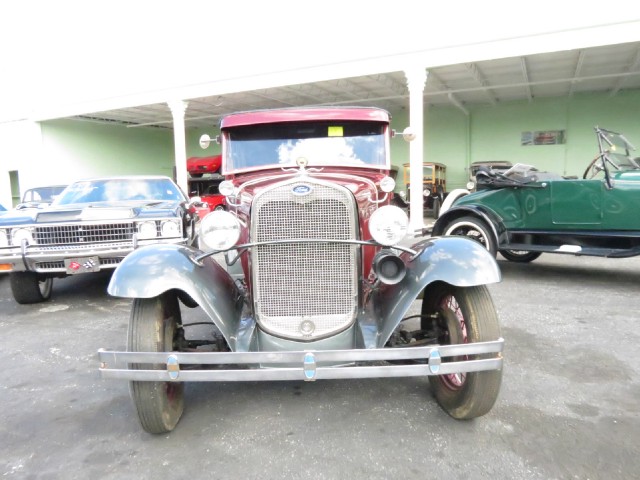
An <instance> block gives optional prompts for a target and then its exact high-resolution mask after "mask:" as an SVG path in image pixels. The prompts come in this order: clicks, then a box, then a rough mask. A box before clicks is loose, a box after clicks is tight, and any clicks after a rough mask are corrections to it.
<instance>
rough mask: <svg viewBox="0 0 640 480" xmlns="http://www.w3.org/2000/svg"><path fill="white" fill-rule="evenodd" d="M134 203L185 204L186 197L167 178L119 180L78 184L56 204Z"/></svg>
mask: <svg viewBox="0 0 640 480" xmlns="http://www.w3.org/2000/svg"><path fill="white" fill-rule="evenodd" d="M131 200H141V201H154V200H156V201H176V200H178V201H182V200H185V198H184V196H183V195H182V193H181V192H180V190H179V189H178V188H177V187H176V186H175V185H174V184H173V182H171V180H169V179H166V178H153V179H149V178H143V179H128V178H116V179H100V180H90V181H81V182H76V183H74V184H72V185H70V186H69V187H68V188H67V189H66V190H65V191H64V192H62V194H61V195H60V196H59V197H58V198H57V199H56V201H55V202H54V203H55V204H57V205H70V204H75V203H111V202H121V201H131Z"/></svg>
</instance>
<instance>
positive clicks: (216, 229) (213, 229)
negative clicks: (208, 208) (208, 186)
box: [200, 210, 240, 250]
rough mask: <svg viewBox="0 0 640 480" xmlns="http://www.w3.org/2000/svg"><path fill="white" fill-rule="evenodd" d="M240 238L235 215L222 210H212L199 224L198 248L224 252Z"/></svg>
mask: <svg viewBox="0 0 640 480" xmlns="http://www.w3.org/2000/svg"><path fill="white" fill-rule="evenodd" d="M238 238H240V223H238V220H237V219H236V217H235V215H233V214H231V213H229V212H226V211H224V210H214V211H213V212H211V213H210V214H208V215H207V216H206V217H204V218H203V219H202V223H201V224H200V242H201V244H200V248H202V249H203V250H226V249H228V248H231V247H233V246H234V245H235V244H236V242H237V241H238Z"/></svg>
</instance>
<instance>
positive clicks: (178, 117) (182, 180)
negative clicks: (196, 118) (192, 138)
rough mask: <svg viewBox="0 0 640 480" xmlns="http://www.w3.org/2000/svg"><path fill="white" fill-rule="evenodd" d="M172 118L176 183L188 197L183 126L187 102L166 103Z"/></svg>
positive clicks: (185, 144)
mask: <svg viewBox="0 0 640 480" xmlns="http://www.w3.org/2000/svg"><path fill="white" fill-rule="evenodd" d="M167 105H169V108H170V109H171V115H172V116H173V144H174V147H175V157H176V158H175V166H176V183H177V184H178V186H179V187H180V188H182V191H183V192H184V193H185V194H186V195H188V194H189V187H188V185H187V141H186V129H185V125H184V114H185V112H186V111H187V106H188V105H189V103H188V102H185V101H182V100H175V101H172V102H168V103H167Z"/></svg>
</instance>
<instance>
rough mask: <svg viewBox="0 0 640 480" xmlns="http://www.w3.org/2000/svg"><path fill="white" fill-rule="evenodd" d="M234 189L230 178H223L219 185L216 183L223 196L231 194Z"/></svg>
mask: <svg viewBox="0 0 640 480" xmlns="http://www.w3.org/2000/svg"><path fill="white" fill-rule="evenodd" d="M234 190H235V187H234V186H233V182H231V181H230V180H225V181H224V182H221V183H220V185H218V191H219V192H220V193H221V194H222V195H224V196H225V197H228V196H230V195H233V192H234Z"/></svg>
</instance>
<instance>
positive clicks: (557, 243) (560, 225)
mask: <svg viewBox="0 0 640 480" xmlns="http://www.w3.org/2000/svg"><path fill="white" fill-rule="evenodd" d="M595 132H596V135H597V139H598V146H599V153H598V155H596V156H595V158H594V159H593V160H592V161H591V162H590V163H589V164H588V165H587V167H586V169H585V171H584V173H583V174H582V178H577V177H564V176H561V175H558V174H555V173H550V172H541V171H538V170H537V169H536V168H534V167H532V166H530V165H522V164H516V165H514V166H512V167H511V168H509V169H508V170H506V171H504V172H498V171H494V170H488V169H484V170H480V171H478V173H477V174H476V175H477V179H478V191H476V192H472V193H469V192H460V191H457V192H456V191H454V192H452V193H451V195H450V197H449V198H448V201H449V203H447V202H445V203H446V204H445V205H443V209H442V211H441V213H440V217H439V218H438V220H437V222H436V223H435V224H434V226H433V231H432V234H433V235H434V236H439V235H462V236H466V237H469V238H472V239H474V240H477V241H478V242H480V243H481V244H483V245H484V246H485V247H486V248H487V250H489V252H491V253H492V254H493V255H495V254H496V253H497V252H500V254H501V255H502V256H503V257H504V258H506V259H507V260H510V261H513V262H530V261H532V260H535V259H536V258H538V257H539V256H540V255H541V254H542V253H565V254H573V255H591V256H601V257H611V258H622V257H631V256H635V255H640V217H638V211H640V159H638V158H636V157H634V155H633V151H634V150H635V148H634V146H633V145H632V144H631V143H630V142H629V141H628V140H627V139H626V138H625V137H624V135H622V134H620V133H616V132H612V131H610V130H605V129H603V128H599V127H596V128H595ZM449 204H450V205H449Z"/></svg>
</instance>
